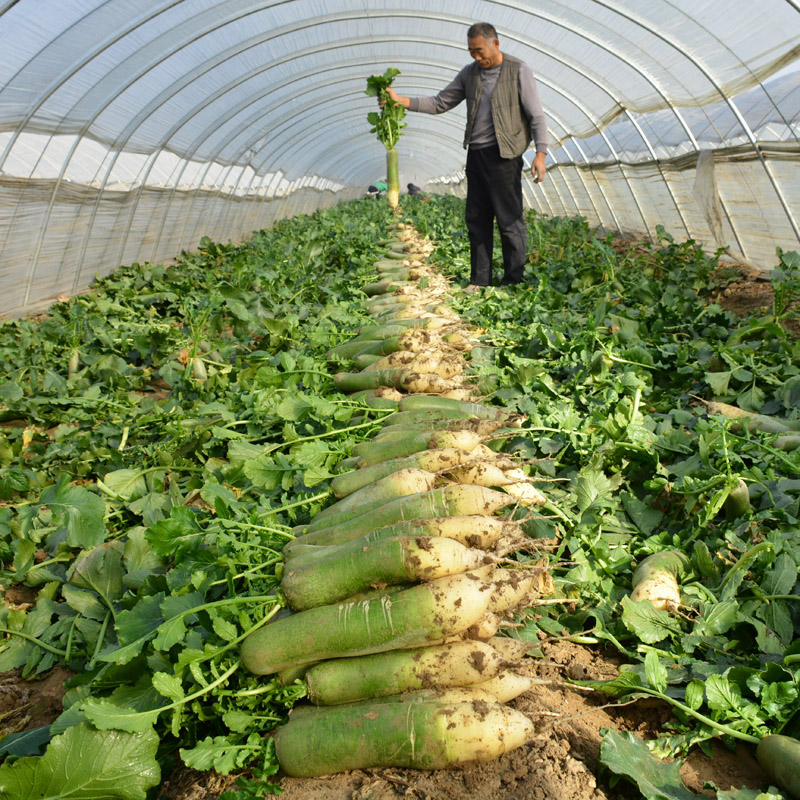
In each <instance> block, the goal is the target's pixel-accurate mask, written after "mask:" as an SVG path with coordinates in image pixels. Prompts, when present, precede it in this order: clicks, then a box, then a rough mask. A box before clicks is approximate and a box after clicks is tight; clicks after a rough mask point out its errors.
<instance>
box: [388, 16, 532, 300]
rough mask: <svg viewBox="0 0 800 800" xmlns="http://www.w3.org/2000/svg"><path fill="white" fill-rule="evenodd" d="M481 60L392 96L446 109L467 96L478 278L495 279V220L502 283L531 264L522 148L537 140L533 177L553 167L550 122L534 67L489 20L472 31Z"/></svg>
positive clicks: (473, 284) (469, 215)
mask: <svg viewBox="0 0 800 800" xmlns="http://www.w3.org/2000/svg"><path fill="white" fill-rule="evenodd" d="M467 47H468V48H469V54H470V55H471V56H472V58H473V63H472V64H468V65H467V66H466V67H464V69H462V70H461V71H460V72H459V73H458V75H456V77H455V79H454V80H453V81H452V82H451V83H450V84H448V85H447V86H446V87H445V88H444V89H443V90H442V91H441V92H439V94H437V95H435V96H434V97H400V96H398V95H397V94H396V93H395V92H394V90H393V89H391V88H390V89H389V90H388V92H389V96H390V97H391V98H392V99H393V100H394V101H395V102H397V103H401V104H402V105H403V106H405V108H407V109H408V110H409V111H421V112H423V113H425V114H441V113H442V112H444V111H449V110H450V109H451V108H454V107H455V106H457V105H458V104H459V103H460V102H461V101H462V100H464V99H466V101H467V129H466V132H465V134H464V147H465V148H468V151H467V208H466V214H465V221H466V223H467V231H468V233H469V244H470V265H471V274H470V285H469V286H468V287H467V291H476V290H477V287H481V286H491V284H492V246H493V239H494V220H495V218H496V219H497V227H498V228H499V229H500V241H501V242H502V246H503V267H504V270H505V274H504V276H503V280H502V281H501V285H504V286H507V285H510V284H515V283H520V282H521V281H522V275H523V272H524V269H525V260H526V245H527V228H526V225H525V216H524V213H523V207H522V154H523V153H524V152H525V151H526V150H527V149H528V146H529V145H530V143H531V141H533V142H534V143H535V145H536V157H535V158H534V160H533V164H532V165H531V174H532V175H533V182H534V183H539V182H540V181H541V180H542V179H543V178H544V174H545V163H544V162H545V155H546V153H547V122H546V120H545V117H544V112H543V111H542V104H541V102H540V100H539V92H538V90H537V88H536V82H535V80H534V78H533V73H532V72H531V70H530V68H529V67H528V66H527V65H525V64H524V63H523V62H522V61H520V60H519V59H518V58H514V56H510V55H507V54H505V53H503V52H501V50H500V42H499V41H498V39H497V32H496V31H495V29H494V27H493V26H492V25H490V24H489V23H488V22H478V23H476V24H475V25H472V26H471V27H470V28H469V30H468V31H467Z"/></svg>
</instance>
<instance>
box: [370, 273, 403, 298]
mask: <svg viewBox="0 0 800 800" xmlns="http://www.w3.org/2000/svg"><path fill="white" fill-rule="evenodd" d="M406 273H408V270H406ZM415 285H416V284H415V283H412V282H410V281H402V280H397V279H396V278H387V279H385V280H382V281H377V282H376V283H367V284H365V285H364V286H362V287H361V291H362V292H364V294H365V295H367V296H368V297H375V296H378V295H382V294H387V293H389V292H393V291H395V290H396V289H399V288H400V287H401V286H415Z"/></svg>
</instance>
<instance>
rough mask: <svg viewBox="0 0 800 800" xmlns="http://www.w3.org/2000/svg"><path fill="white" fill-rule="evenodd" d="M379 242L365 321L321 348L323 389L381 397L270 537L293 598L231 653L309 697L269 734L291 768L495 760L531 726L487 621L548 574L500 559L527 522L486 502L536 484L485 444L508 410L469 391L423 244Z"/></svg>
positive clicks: (519, 653) (536, 591) (511, 502)
mask: <svg viewBox="0 0 800 800" xmlns="http://www.w3.org/2000/svg"><path fill="white" fill-rule="evenodd" d="M384 243H385V244H386V245H387V246H388V250H387V253H386V258H384V259H381V260H380V261H378V262H377V263H376V265H375V267H376V269H377V270H378V272H379V273H381V277H382V280H380V281H378V282H377V283H373V284H370V285H369V286H367V287H365V291H366V293H367V295H369V299H368V300H367V301H366V302H367V304H368V306H369V309H370V313H371V314H372V316H373V317H374V318H375V324H374V325H369V326H366V327H365V328H363V329H362V330H361V332H360V333H359V335H358V336H357V337H356V338H355V339H353V340H352V341H350V342H348V343H346V344H344V345H341V346H339V347H337V348H334V349H333V350H332V351H331V353H330V354H329V357H330V359H331V360H337V359H339V360H342V359H345V360H350V361H351V362H352V364H353V369H354V371H353V372H347V373H339V374H338V375H336V377H335V383H336V385H337V387H338V388H339V389H340V390H342V391H348V392H360V393H361V396H362V397H363V398H364V399H365V400H366V402H367V403H368V404H369V405H371V406H373V407H376V408H388V409H395V411H394V413H391V414H389V415H388V416H387V417H386V419H385V424H384V427H383V429H382V430H381V432H380V433H379V434H378V435H377V436H375V437H374V439H373V440H371V441H369V442H365V443H363V444H360V445H358V446H357V447H356V448H355V451H354V454H353V456H352V458H350V459H348V461H347V463H346V465H347V466H350V467H352V468H353V469H352V471H350V472H346V473H343V474H342V475H340V476H339V477H337V478H336V479H335V480H334V481H333V482H332V489H333V492H334V493H335V495H336V496H337V497H338V498H340V499H339V500H338V502H337V503H335V504H334V505H332V506H330V507H329V508H327V509H325V510H324V511H322V512H321V513H319V514H318V515H317V516H316V517H315V518H314V519H313V520H312V521H311V522H310V524H308V525H307V526H303V528H302V529H301V530H298V531H297V534H298V535H297V538H295V539H294V540H293V541H291V542H290V543H289V544H288V545H287V547H286V548H285V558H286V563H285V567H284V575H283V580H282V583H281V586H282V589H283V592H284V594H285V596H286V599H287V601H288V603H289V607H290V608H291V609H292V613H286V614H285V615H284V616H282V617H280V618H277V619H274V620H271V621H270V622H269V623H268V624H266V625H263V626H261V627H260V628H259V629H258V630H256V631H254V632H252V633H251V634H250V636H249V637H248V638H247V639H246V640H245V642H244V644H243V646H242V651H241V657H242V661H243V663H244V664H245V666H246V667H248V668H249V669H250V670H252V671H253V672H255V673H257V674H262V675H270V674H274V673H278V674H279V676H280V679H281V680H282V681H283V682H285V683H289V682H292V681H294V680H303V681H305V683H306V686H307V690H308V696H309V698H310V699H311V700H312V702H313V703H314V704H316V705H313V706H311V705H309V706H303V707H297V708H295V709H294V710H293V711H292V714H291V716H290V720H289V722H288V723H287V724H286V725H284V726H282V727H281V728H279V729H278V730H277V732H276V734H275V743H276V750H277V754H278V759H279V761H280V764H281V767H282V768H283V770H284V771H285V772H286V773H287V774H288V775H291V776H297V777H311V776H316V775H322V774H326V773H331V772H338V771H342V770H348V769H356V768H366V767H382V766H395V767H414V768H443V767H447V766H452V765H456V764H462V763H465V762H470V761H480V760H488V759H492V758H496V757H498V756H500V755H502V754H503V753H505V752H507V751H508V750H510V749H512V748H514V747H517V746H519V745H521V744H524V743H525V742H526V741H528V740H529V738H530V736H531V734H532V724H531V722H530V721H529V720H528V718H527V717H525V716H524V715H523V714H521V713H520V712H517V711H515V710H513V709H511V708H509V707H508V706H506V705H504V704H505V703H506V702H508V701H509V700H511V699H512V698H514V697H516V696H518V695H519V694H520V693H522V692H524V691H526V690H527V689H529V688H530V686H531V685H532V681H531V680H530V679H528V678H525V677H523V676H521V675H519V674H516V673H515V672H514V666H515V665H517V664H518V663H519V661H520V660H521V658H522V657H523V655H524V653H525V651H526V649H527V648H526V646H525V645H524V644H522V643H520V642H517V641H514V640H512V639H509V638H507V637H498V636H497V633H498V631H499V628H500V626H501V625H502V624H503V623H504V622H505V621H506V620H508V619H509V618H510V617H511V616H512V615H513V612H514V611H515V610H517V609H518V608H520V607H524V606H527V605H530V604H531V602H533V600H534V598H535V597H538V596H540V595H542V594H546V593H548V592H549V591H550V589H551V584H550V579H549V575H548V574H547V572H546V569H545V568H544V567H543V566H542V567H535V568H527V569H509V568H507V567H506V568H503V567H501V566H500V564H501V563H502V562H503V558H504V556H505V555H506V554H508V553H510V552H512V551H514V550H516V549H519V548H521V547H523V546H525V544H526V537H525V535H524V533H523V531H522V529H521V527H520V523H519V522H516V521H513V520H511V519H510V518H509V517H502V516H497V512H500V511H502V510H504V509H510V508H512V507H515V506H518V505H523V506H533V505H538V504H540V503H542V502H544V497H543V495H542V494H541V493H540V492H539V491H538V490H537V489H536V488H535V487H534V486H533V485H532V483H531V481H530V478H529V477H528V476H527V475H526V474H525V472H524V471H523V470H522V469H521V468H520V466H519V464H518V463H517V462H515V461H514V460H513V459H510V458H509V457H508V456H506V455H504V454H502V453H497V452H495V451H493V450H492V449H490V448H489V447H487V446H486V444H485V442H486V440H487V439H492V438H494V439H497V438H498V437H499V436H501V435H502V432H503V430H504V429H508V428H513V427H519V425H520V424H521V422H522V419H521V418H520V417H519V416H515V415H511V414H509V413H507V412H505V411H503V410H502V409H499V408H496V407H492V406H487V405H482V404H480V403H473V402H471V401H470V397H471V396H472V389H471V388H470V380H471V379H470V377H469V376H467V375H466V372H467V367H468V362H467V360H466V358H465V357H464V353H466V352H468V351H470V350H472V349H473V348H475V347H476V345H477V340H476V338H475V333H476V332H475V331H470V330H468V329H466V328H465V327H464V326H463V325H462V324H461V322H460V320H459V317H458V316H457V315H456V314H454V313H453V312H452V310H451V309H450V308H449V307H448V306H447V304H446V300H447V295H448V285H447V282H446V280H445V279H444V278H442V277H441V276H440V275H438V274H436V273H435V272H434V271H433V270H431V269H430V268H429V267H428V266H427V265H426V264H425V263H424V259H425V257H426V255H427V254H428V253H429V252H430V251H431V250H432V247H431V246H430V244H429V243H427V242H424V241H423V240H421V239H420V238H419V237H418V236H417V235H416V234H415V232H414V231H413V230H412V229H411V228H410V227H409V226H404V225H402V224H398V225H397V226H396V227H395V228H394V238H393V239H391V240H388V241H386V242H384ZM498 488H502V491H500V490H498Z"/></svg>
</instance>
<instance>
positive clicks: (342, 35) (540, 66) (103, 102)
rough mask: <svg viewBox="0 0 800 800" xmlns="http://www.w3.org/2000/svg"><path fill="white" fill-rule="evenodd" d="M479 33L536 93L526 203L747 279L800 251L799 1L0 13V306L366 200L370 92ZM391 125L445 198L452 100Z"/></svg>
mask: <svg viewBox="0 0 800 800" xmlns="http://www.w3.org/2000/svg"><path fill="white" fill-rule="evenodd" d="M479 20H488V21H490V22H492V23H493V24H494V25H495V26H496V27H497V29H498V32H499V34H500V41H501V47H502V49H504V50H505V51H506V52H509V53H511V54H513V55H516V56H518V57H520V58H522V59H524V60H525V61H526V62H527V63H529V64H530V65H531V68H532V69H533V71H534V74H535V75H536V77H537V80H538V82H539V89H540V94H541V97H542V101H543V105H544V108H545V113H546V115H547V117H548V123H549V128H550V136H551V145H552V150H551V157H550V159H549V175H548V178H547V180H546V181H545V183H543V184H542V185H539V186H533V185H532V184H528V185H527V186H526V187H525V194H526V198H527V202H528V203H529V204H530V205H531V206H532V207H535V208H537V209H539V210H541V211H543V212H544V213H548V214H558V215H562V214H582V215H584V216H586V217H587V218H588V219H589V220H590V221H591V222H593V223H597V224H601V225H603V226H604V227H605V228H607V229H610V230H619V231H622V232H626V233H628V232H642V233H649V234H651V235H652V234H653V232H654V230H655V226H656V225H658V224H662V225H664V226H665V227H666V228H667V229H668V230H669V231H670V232H671V233H672V234H673V235H675V236H676V237H679V238H680V237H683V236H692V237H693V238H696V239H697V240H699V241H701V242H703V243H705V244H708V245H709V246H710V247H715V246H718V245H722V246H728V247H729V248H730V249H731V251H732V252H733V253H735V254H736V255H738V256H740V257H742V258H744V259H746V260H748V261H750V262H751V263H755V264H758V265H760V266H764V267H769V266H771V265H772V264H774V263H775V247H776V246H780V247H783V248H784V249H797V248H798V247H800V226H799V225H798V215H799V214H800V211H799V210H798V209H800V205H798V202H797V201H798V199H799V198H798V191H799V190H798V188H797V187H798V186H800V183H798V175H797V169H798V156H799V155H800V153H799V152H798V142H799V141H800V83H799V82H798V75H799V74H800V73H798V72H794V73H792V72H791V66H792V65H797V64H798V62H797V59H798V55H800V2H798V0H762V2H761V3H759V4H758V6H757V7H754V6H753V4H752V3H751V2H749V1H747V0H727V1H726V2H725V3H724V4H720V3H719V2H718V0H713V2H712V0H692V2H689V0H651V2H648V3H646V4H644V3H642V2H641V0H537V2H535V3H534V2H504V1H503V0H458V2H455V0H441V2H440V3H438V4H437V5H436V7H435V8H433V7H431V5H430V3H429V2H428V0H404V2H403V3H402V4H396V5H394V4H392V3H391V2H383V1H381V2H370V3H364V2H363V0H325V2H323V1H322V0H144V1H143V0H6V1H5V2H3V0H0V47H1V48H2V52H3V54H4V57H3V59H2V61H0V315H14V314H20V313H24V312H25V311H28V310H32V309H35V308H40V307H41V306H42V305H45V304H46V303H48V302H50V301H52V300H53V299H55V298H56V297H58V296H59V295H62V294H66V295H69V294H72V293H74V292H76V291H80V290H82V289H83V288H85V287H86V286H87V284H88V283H89V282H90V280H91V279H92V278H93V277H94V275H95V274H104V273H107V272H109V271H110V270H112V269H114V268H115V267H116V266H118V265H119V264H121V263H130V262H132V261H143V260H151V261H168V260H170V259H171V257H173V256H174V255H175V254H177V253H178V252H179V251H180V250H181V249H184V248H186V249H192V248H194V247H196V246H197V243H198V241H199V239H200V237H201V236H203V235H208V236H211V237H212V238H214V239H219V240H223V241H226V240H228V239H232V240H237V239H240V238H243V237H245V236H247V235H249V233H250V232H251V231H253V230H255V229H258V228H260V227H264V226H267V225H269V224H271V222H272V221H274V220H275V219H276V218H278V217H281V216H288V215H291V214H295V213H308V212H311V211H313V210H315V209H316V208H319V207H321V206H326V205H330V204H331V203H334V202H338V201H340V200H342V199H348V198H350V197H354V196H358V195H360V194H361V193H362V192H363V190H364V187H365V186H366V185H367V184H369V183H370V182H372V181H374V180H375V179H377V178H379V177H382V176H383V174H384V172H385V167H384V152H383V148H382V147H381V146H380V145H379V144H378V143H377V142H376V141H375V139H374V137H373V136H372V135H371V134H370V133H369V126H368V125H367V123H366V114H367V112H368V111H370V110H372V109H373V108H374V100H372V99H370V98H368V97H366V96H365V95H364V94H363V89H364V86H365V78H366V77H367V76H368V75H370V74H373V73H380V72H383V71H384V70H385V69H386V67H388V66H395V67H397V68H398V69H400V70H401V73H402V74H401V76H400V78H398V80H397V83H396V86H397V88H398V91H400V93H401V94H409V95H428V94H433V93H435V92H436V91H438V90H440V89H441V88H443V87H444V85H445V84H446V83H447V82H448V81H449V80H450V79H451V78H452V77H453V76H454V75H455V73H456V72H457V71H458V69H460V68H461V67H462V66H463V65H464V64H465V63H467V61H468V60H469V57H468V54H467V52H466V42H465V34H466V29H467V27H468V25H469V24H471V23H472V22H475V21H479ZM787 68H789V69H787ZM782 70H783V72H782ZM784 73H785V74H784ZM776 75H777V77H778V79H779V80H771V78H773V77H775V76H776ZM408 121H409V126H408V128H407V129H406V132H405V135H404V136H403V137H402V139H401V142H400V145H399V147H398V149H399V150H400V158H401V179H402V180H403V181H404V182H405V181H413V182H414V183H417V184H419V185H427V186H428V188H429V189H430V190H436V191H458V192H463V183H462V182H463V166H464V161H465V156H464V151H463V149H462V148H461V138H462V133H463V122H464V112H463V107H459V108H458V109H456V110H454V111H452V112H449V113H448V114H445V115H442V116H438V117H432V116H428V115H421V114H417V115H410V116H409V118H408ZM698 164H699V165H700V169H699V170H698Z"/></svg>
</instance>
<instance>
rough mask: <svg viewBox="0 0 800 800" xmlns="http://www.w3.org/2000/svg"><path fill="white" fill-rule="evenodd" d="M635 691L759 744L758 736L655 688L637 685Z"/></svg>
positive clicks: (715, 727) (735, 736)
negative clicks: (716, 718)
mask: <svg viewBox="0 0 800 800" xmlns="http://www.w3.org/2000/svg"><path fill="white" fill-rule="evenodd" d="M634 691H636V692H637V693H638V692H643V693H644V694H649V695H650V696H651V697H658V698H659V699H660V700H664V701H666V702H667V703H670V704H671V705H673V706H675V708H679V709H680V710H681V711H683V712H684V714H688V715H689V716H691V717H694V718H695V719H696V720H699V721H700V722H702V723H703V724H704V725H708V727H709V728H713V729H714V730H716V731H719V732H720V733H724V734H727V735H728V736H733V737H734V738H736V739H741V740H742V741H743V742H750V744H758V743H759V742H760V741H761V739H759V738H758V736H750V734H748V733H742V732H741V731H737V730H736V728H731V727H730V726H728V725H724V724H723V723H721V722H716V721H715V720H713V719H711V718H710V717H707V716H706V715H705V714H701V713H700V712H699V711H695V710H694V709H692V708H689V706H687V705H685V704H684V703H681V702H680V701H679V700H674V699H673V698H671V697H670V696H669V695H666V694H662V693H661V692H657V691H655V690H654V689H646V688H645V687H637V688H636V689H635V690H634Z"/></svg>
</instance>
